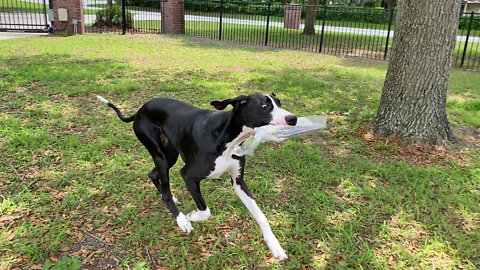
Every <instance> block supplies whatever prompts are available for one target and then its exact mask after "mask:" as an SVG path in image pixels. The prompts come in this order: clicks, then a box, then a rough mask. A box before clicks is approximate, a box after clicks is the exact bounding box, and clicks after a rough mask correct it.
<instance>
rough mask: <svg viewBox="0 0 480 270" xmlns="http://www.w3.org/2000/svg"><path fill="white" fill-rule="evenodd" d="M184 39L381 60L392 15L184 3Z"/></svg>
mask: <svg viewBox="0 0 480 270" xmlns="http://www.w3.org/2000/svg"><path fill="white" fill-rule="evenodd" d="M185 12H186V14H185V33H186V35H188V36H194V37H203V38H211V39H218V40H227V41H232V42H238V43H245V44H254V45H263V46H270V47H276V48H285V49H294V50H303V51H308V52H318V53H328V54H335V55H354V56H362V57H367V58H380V59H387V58H388V57H389V52H390V50H389V48H390V47H391V45H392V30H393V28H394V23H395V11H394V10H384V9H370V8H348V7H330V6H309V5H283V4H281V3H270V2H257V3H252V2H233V1H228V2H226V1H211V2H205V1H186V2H185Z"/></svg>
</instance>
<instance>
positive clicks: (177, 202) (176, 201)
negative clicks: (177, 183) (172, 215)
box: [172, 196, 181, 205]
mask: <svg viewBox="0 0 480 270" xmlns="http://www.w3.org/2000/svg"><path fill="white" fill-rule="evenodd" d="M172 199H173V202H174V203H175V204H178V205H180V204H181V203H180V201H179V200H178V199H177V197H175V196H172Z"/></svg>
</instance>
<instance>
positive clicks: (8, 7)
mask: <svg viewBox="0 0 480 270" xmlns="http://www.w3.org/2000/svg"><path fill="white" fill-rule="evenodd" d="M46 2H47V4H46V5H45V7H44V5H43V4H38V3H32V2H28V1H21V0H0V12H25V13H43V12H44V11H45V9H47V10H48V9H49V6H48V1H46Z"/></svg>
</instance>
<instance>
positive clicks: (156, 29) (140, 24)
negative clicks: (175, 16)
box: [83, 0, 162, 34]
mask: <svg viewBox="0 0 480 270" xmlns="http://www.w3.org/2000/svg"><path fill="white" fill-rule="evenodd" d="M83 12H84V18H85V31H86V32H88V33H104V32H114V33H123V34H125V33H132V34H142V33H145V34H147V33H160V32H161V30H162V18H161V0H117V1H116V2H115V4H112V5H111V6H109V5H108V4H107V1H105V0H84V7H83Z"/></svg>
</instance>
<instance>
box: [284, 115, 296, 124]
mask: <svg viewBox="0 0 480 270" xmlns="http://www.w3.org/2000/svg"><path fill="white" fill-rule="evenodd" d="M285 122H287V124H288V125H290V126H295V125H296V124H297V117H296V116H295V115H293V114H290V115H287V116H286V117H285Z"/></svg>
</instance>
